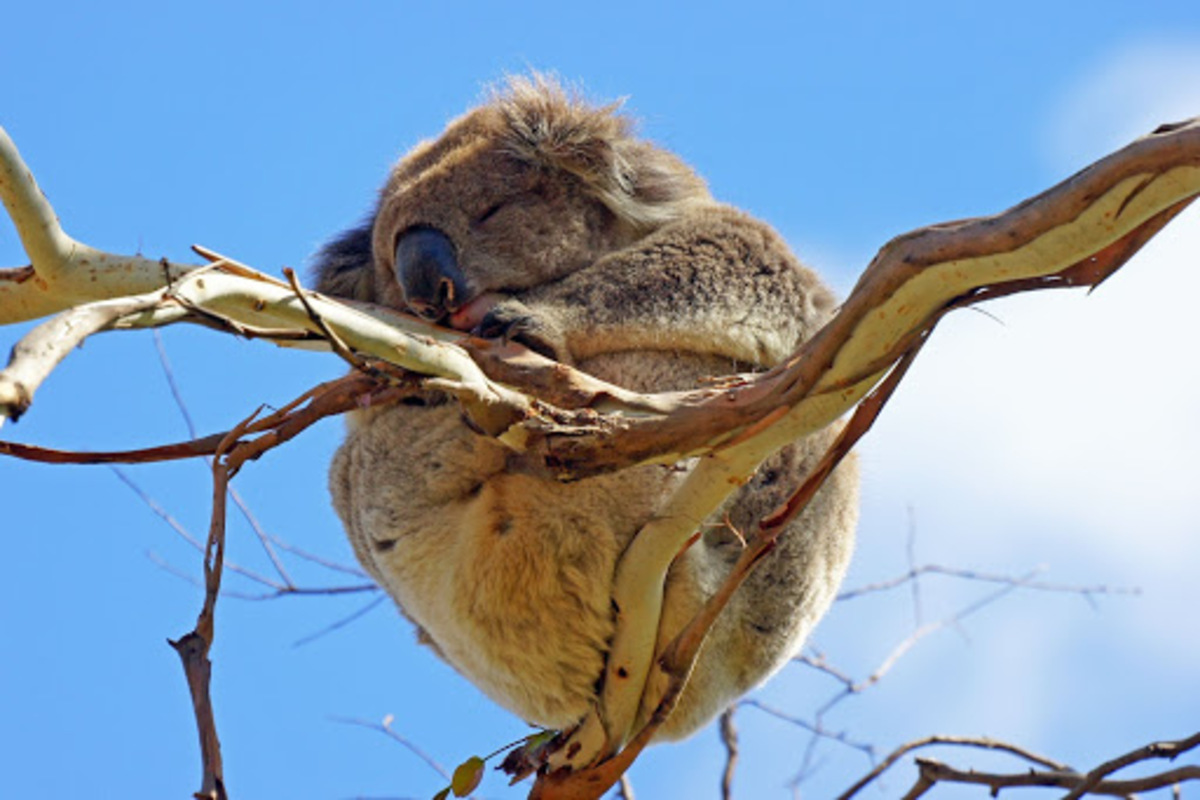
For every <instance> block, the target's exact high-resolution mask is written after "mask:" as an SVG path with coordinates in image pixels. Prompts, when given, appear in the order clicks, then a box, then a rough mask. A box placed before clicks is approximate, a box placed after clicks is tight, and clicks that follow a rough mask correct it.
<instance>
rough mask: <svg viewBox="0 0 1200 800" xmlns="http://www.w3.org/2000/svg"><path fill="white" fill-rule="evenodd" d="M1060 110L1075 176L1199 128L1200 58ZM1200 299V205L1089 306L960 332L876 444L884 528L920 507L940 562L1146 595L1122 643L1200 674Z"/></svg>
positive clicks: (896, 404) (1052, 304) (1124, 61)
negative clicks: (1141, 139) (1042, 573)
mask: <svg viewBox="0 0 1200 800" xmlns="http://www.w3.org/2000/svg"><path fill="white" fill-rule="evenodd" d="M1061 109H1062V110H1061V112H1060V113H1059V114H1058V115H1057V117H1056V118H1055V120H1054V121H1053V124H1052V125H1051V129H1052V131H1053V134H1052V136H1051V139H1052V149H1054V150H1056V151H1057V153H1058V157H1060V158H1062V159H1063V160H1064V161H1063V164H1062V166H1063V167H1064V168H1066V167H1068V166H1069V167H1070V168H1077V167H1079V166H1082V165H1083V163H1084V162H1086V161H1090V160H1093V159H1095V158H1097V157H1099V156H1101V155H1103V154H1104V153H1105V152H1108V151H1110V150H1112V149H1115V148H1116V147H1118V146H1120V145H1121V144H1123V143H1124V142H1126V141H1128V140H1130V139H1131V138H1133V137H1135V136H1137V135H1139V134H1140V133H1143V132H1146V131H1148V130H1150V129H1152V128H1153V127H1154V126H1155V125H1156V124H1158V123H1160V122H1165V121H1169V120H1175V119H1179V118H1182V117H1186V116H1189V115H1196V114H1200V43H1194V44H1193V45H1192V46H1191V47H1188V48H1184V47H1181V46H1179V45H1177V44H1174V45H1165V46H1162V47H1158V48H1155V47H1151V46H1149V45H1139V46H1136V47H1130V48H1128V49H1126V50H1123V51H1121V52H1119V53H1117V54H1116V55H1114V56H1113V57H1112V58H1111V59H1109V60H1107V61H1106V62H1105V63H1104V64H1102V65H1100V66H1099V67H1097V68H1096V69H1095V70H1094V71H1093V72H1092V74H1090V75H1089V76H1087V77H1086V78H1085V79H1084V80H1082V81H1081V82H1080V83H1079V84H1078V85H1077V86H1076V87H1075V88H1074V89H1073V90H1072V91H1071V92H1070V96H1069V97H1068V98H1067V99H1066V100H1065V101H1064V102H1063V103H1062V104H1061ZM1068 162H1069V163H1068ZM1197 298H1200V203H1198V204H1197V206H1195V207H1192V208H1190V209H1188V210H1187V211H1185V212H1184V213H1183V214H1181V215H1180V216H1179V217H1178V218H1176V220H1174V221H1173V222H1172V223H1171V224H1170V225H1169V226H1168V227H1167V228H1166V229H1164V230H1163V231H1162V232H1161V233H1160V234H1159V235H1158V236H1157V237H1155V239H1153V240H1152V241H1151V242H1150V243H1149V244H1148V245H1147V246H1146V247H1145V248H1144V249H1143V251H1142V252H1141V253H1139V254H1138V255H1137V256H1136V257H1135V258H1134V259H1132V260H1131V261H1130V262H1129V263H1128V264H1127V265H1126V266H1125V267H1124V268H1122V270H1121V271H1120V272H1118V273H1117V274H1116V275H1115V276H1113V277H1112V278H1111V279H1110V280H1109V281H1108V282H1106V283H1105V284H1104V285H1103V286H1101V287H1100V288H1099V289H1098V290H1097V291H1095V292H1094V293H1092V294H1091V295H1088V294H1086V293H1085V292H1082V291H1077V290H1072V291H1067V292H1040V293H1036V294H1032V295H1027V296H1017V297H1013V298H1008V299H1005V300H1002V301H999V302H997V303H995V304H993V305H991V306H989V307H987V309H986V310H987V311H988V312H989V313H990V314H992V315H994V316H995V317H996V318H998V320H999V321H997V320H996V319H992V318H990V317H989V316H986V315H984V314H973V313H970V312H968V313H961V312H960V313H957V314H955V315H951V317H950V318H948V319H947V320H946V321H945V322H944V323H943V324H942V326H940V327H939V329H938V331H937V332H936V333H935V334H934V337H933V340H932V341H931V342H930V344H929V346H928V347H927V348H926V351H925V352H924V353H922V355H921V358H920V359H918V362H917V364H916V365H914V368H913V370H912V372H911V373H910V375H909V377H908V379H907V380H906V382H905V384H904V385H903V386H902V388H901V390H900V391H899V393H898V394H897V396H896V397H895V398H894V399H893V402H892V404H891V405H890V406H889V408H888V409H887V410H886V411H885V412H884V415H883V418H881V420H880V422H879V423H878V425H877V429H876V430H875V431H874V432H872V434H871V435H870V436H869V437H868V439H867V441H866V442H865V443H864V444H865V447H864V472H865V476H866V479H867V501H868V502H867V506H866V511H867V519H868V521H869V522H868V524H876V525H878V524H879V521H878V520H877V519H874V520H873V518H874V516H875V515H879V514H883V515H886V516H885V518H884V519H885V521H886V520H888V519H890V520H891V523H894V524H893V528H894V529H896V530H902V529H903V525H904V522H903V508H904V506H905V505H909V504H912V505H913V506H915V508H916V510H917V524H918V531H919V534H920V537H921V538H920V539H919V542H920V544H921V549H922V551H923V553H924V554H925V556H927V557H932V558H937V559H938V560H942V561H944V562H949V563H955V564H969V565H973V566H979V567H983V568H989V567H990V568H997V569H1020V568H1021V567H1019V566H1014V565H1021V564H1024V565H1032V564H1035V563H1038V562H1041V561H1050V562H1051V563H1052V566H1053V570H1054V571H1053V572H1052V575H1051V577H1052V578H1059V579H1064V580H1068V581H1079V582H1110V583H1117V584H1120V583H1125V584H1130V583H1132V584H1137V585H1140V586H1142V587H1143V588H1145V589H1146V590H1147V594H1146V596H1145V597H1144V598H1142V599H1141V600H1139V601H1137V602H1136V609H1137V611H1136V614H1132V615H1131V618H1130V619H1129V620H1125V619H1123V615H1122V614H1114V615H1113V616H1110V617H1108V620H1109V622H1111V623H1113V630H1112V634H1113V635H1114V637H1116V638H1117V639H1118V640H1120V641H1123V642H1124V643H1125V644H1126V646H1128V647H1132V648H1138V649H1140V650H1141V651H1143V652H1144V653H1146V655H1147V656H1149V657H1151V658H1161V659H1162V663H1163V664H1167V663H1175V664H1186V663H1191V664H1195V663H1196V659H1200V642H1197V641H1196V637H1187V636H1182V637H1181V636H1180V631H1179V617H1178V609H1180V608H1194V607H1196V606H1197V605H1198V604H1200V586H1198V585H1197V584H1196V581H1195V580H1194V577H1192V576H1194V574H1195V572H1196V567H1197V566H1198V565H1200V358H1197V356H1196V353H1197V351H1198V350H1200V326H1198V325H1197V320H1198V319H1200V313H1198V312H1200V309H1198V308H1197ZM872 520H873V521H872ZM893 557H894V555H893ZM1130 611H1133V609H1132V608H1131V609H1130ZM1118 617H1122V619H1121V620H1118V619H1117V618H1118ZM1135 617H1136V619H1135ZM1022 624H1026V625H1033V624H1035V621H1034V620H1030V619H1025V620H1023V621H1022Z"/></svg>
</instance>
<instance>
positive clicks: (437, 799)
mask: <svg viewBox="0 0 1200 800" xmlns="http://www.w3.org/2000/svg"><path fill="white" fill-rule="evenodd" d="M449 796H450V787H449V786H447V787H446V788H445V789H442V790H441V791H440V792H438V793H437V794H435V795H434V796H433V800H446V798H447V797H449Z"/></svg>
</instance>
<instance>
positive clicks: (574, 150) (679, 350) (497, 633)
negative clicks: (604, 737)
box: [316, 76, 858, 739]
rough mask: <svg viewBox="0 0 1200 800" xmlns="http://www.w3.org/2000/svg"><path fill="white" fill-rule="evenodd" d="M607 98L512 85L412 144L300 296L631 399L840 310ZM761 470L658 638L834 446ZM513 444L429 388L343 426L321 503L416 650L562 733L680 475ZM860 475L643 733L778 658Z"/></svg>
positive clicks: (736, 365)
mask: <svg viewBox="0 0 1200 800" xmlns="http://www.w3.org/2000/svg"><path fill="white" fill-rule="evenodd" d="M631 128H632V126H631V122H630V121H629V119H627V118H626V117H625V116H623V115H621V114H620V113H618V111H617V109H616V107H615V106H602V107H597V106H592V105H589V104H587V103H585V102H583V101H581V100H579V99H577V98H576V97H574V96H572V95H570V94H569V93H567V92H566V91H564V90H563V89H562V88H560V87H559V86H558V85H557V84H555V83H554V82H553V81H552V80H549V79H547V78H545V77H542V76H534V77H532V78H515V79H512V80H510V81H509V83H508V85H507V86H506V88H504V89H503V90H501V91H498V92H496V93H495V94H494V95H493V96H492V97H491V98H490V99H489V101H488V102H486V103H484V104H483V105H482V106H480V107H478V108H476V109H474V110H472V111H470V112H468V113H467V114H466V115H464V116H462V117H460V118H459V119H457V120H454V121H453V122H451V123H450V125H449V126H448V127H447V128H446V130H445V132H444V133H443V134H442V135H441V136H440V137H439V138H437V139H435V140H433V141H428V142H423V143H421V144H419V145H417V147H415V148H414V149H413V150H412V151H411V152H410V153H408V155H406V156H405V157H404V158H402V159H401V160H400V162H399V163H398V164H397V165H396V166H395V167H394V169H393V170H392V173H391V176H390V177H389V179H388V181H387V183H386V185H385V186H384V188H383V191H382V193H381V195H380V198H379V203H378V206H377V209H376V211H375V213H374V214H373V216H372V218H371V219H370V221H368V222H367V223H366V224H364V225H363V226H361V227H359V228H355V229H353V230H350V231H347V232H345V233H343V234H342V235H341V236H340V237H339V238H337V239H335V240H334V241H332V242H331V243H330V244H328V245H327V246H326V247H325V248H324V249H323V250H322V251H321V252H320V254H319V255H318V257H317V263H316V270H317V276H318V289H319V290H320V291H322V292H325V293H327V294H332V295H340V296H343V297H349V298H355V299H359V300H366V301H371V302H375V303H380V304H383V305H387V306H391V307H394V308H397V309H402V310H407V311H411V312H415V313H417V314H420V315H422V316H424V317H426V318H427V319H431V320H436V321H440V322H441V323H442V324H444V325H448V326H450V327H454V328H458V329H461V330H464V331H473V332H474V333H475V334H476V335H483V336H505V337H507V338H509V339H513V340H516V341H519V342H522V343H524V344H526V345H527V346H529V347H531V348H532V349H535V350H538V351H540V352H542V353H544V354H546V355H549V356H550V357H552V358H555V359H557V360H559V361H561V362H563V363H566V364H571V365H574V366H576V367H577V368H579V369H581V370H583V371H585V372H588V373H591V374H593V375H596V376H598V377H600V378H603V379H604V380H607V381H610V382H613V383H616V384H619V385H622V386H625V387H627V388H630V389H633V390H636V391H642V392H654V391H666V390H678V389H688V388H694V387H696V386H697V385H698V384H699V383H700V382H701V381H703V380H704V379H705V378H708V377H713V376H722V375H727V374H731V373H734V372H738V371H748V370H761V369H763V368H767V367H770V366H771V365H773V364H775V363H777V362H778V361H780V360H781V359H783V358H784V357H785V356H787V355H789V354H790V353H791V352H792V351H794V350H795V349H796V347H797V346H798V345H799V344H800V343H801V342H802V341H803V340H805V339H807V338H808V337H810V336H811V335H812V334H813V333H814V332H815V331H817V330H818V329H819V328H820V327H821V326H822V325H823V324H824V323H825V321H826V320H827V319H828V318H829V316H830V315H831V312H832V309H833V307H834V298H833V296H832V295H831V293H830V292H829V290H828V289H826V288H825V286H824V285H823V284H822V283H821V281H820V279H819V278H818V277H817V276H816V275H815V274H814V273H813V272H812V271H810V270H808V269H807V268H805V267H803V266H802V265H801V264H800V263H799V262H798V261H797V260H796V258H795V257H794V256H793V255H792V254H791V252H790V251H789V250H788V248H787V246H786V245H785V244H784V243H783V241H782V240H781V239H780V237H779V236H778V234H776V233H775V232H774V231H773V230H772V229H771V228H769V227H768V226H767V225H765V224H763V223H762V222H759V221H757V220H755V219H752V218H751V217H749V216H747V215H745V214H743V213H742V212H740V211H737V210H736V209H733V208H731V207H729V206H725V205H721V204H719V203H717V202H716V201H715V200H713V198H712V196H711V195H710V194H709V192H708V190H707V188H706V186H705V184H704V182H703V181H702V180H701V179H700V178H699V177H698V176H697V175H696V174H695V173H694V172H693V171H692V170H691V169H690V168H689V167H687V166H686V165H685V164H684V163H683V162H682V161H680V160H679V159H678V158H676V157H675V156H673V155H671V154H670V153H667V152H665V151H663V150H661V149H659V148H657V147H655V146H654V145H652V144H650V143H648V142H646V141H643V140H641V139H638V138H636V137H635V136H634V135H633V133H632V129H631ZM833 435H834V434H833V432H831V431H825V432H822V433H820V434H816V435H814V436H812V437H810V438H808V439H806V440H804V441H801V442H797V443H795V444H793V445H790V446H788V447H785V448H784V449H783V450H781V451H780V452H779V453H777V454H776V455H775V456H773V457H772V458H771V459H769V460H768V461H767V462H766V463H765V464H763V465H762V467H761V468H760V469H759V470H758V472H757V473H756V474H755V476H754V478H753V479H752V480H751V481H750V482H749V483H747V484H746V485H745V486H743V487H742V488H741V489H740V490H739V491H738V492H736V493H735V494H734V496H733V497H732V498H731V499H730V501H729V502H728V503H727V504H726V506H725V507H724V508H723V509H722V510H721V511H720V512H718V513H717V514H714V516H713V518H711V519H709V520H696V528H697V530H698V531H700V532H702V534H703V535H702V536H701V538H700V539H699V540H698V541H697V542H696V543H695V544H693V545H692V546H691V547H690V548H688V549H687V550H686V551H685V552H683V553H682V554H681V555H680V556H679V557H678V558H677V559H676V562H675V564H674V565H673V566H672V568H671V572H670V574H669V576H668V581H667V588H666V601H665V605H664V612H663V619H662V623H661V627H660V631H659V646H660V648H661V646H662V645H664V644H665V643H666V642H668V641H670V639H671V638H673V637H674V635H675V634H676V633H677V632H678V631H679V630H680V628H681V627H682V626H683V625H684V624H685V623H686V622H687V621H688V620H689V619H690V618H691V616H692V615H693V614H694V613H695V612H696V611H697V610H698V609H699V608H700V606H701V605H702V604H703V603H704V601H705V600H706V599H707V598H708V597H709V596H710V595H711V594H712V593H713V592H714V591H715V589H716V588H717V587H718V586H719V585H720V584H721V582H722V581H723V580H724V579H725V576H726V575H727V574H728V572H729V569H730V567H731V565H732V564H733V562H734V561H735V560H736V558H737V556H738V554H739V551H740V548H741V547H742V540H741V538H740V535H739V533H738V532H739V531H743V530H745V531H749V530H752V526H753V525H755V524H756V523H757V521H758V520H759V519H760V518H761V517H762V516H764V515H765V514H766V513H767V512H769V511H771V510H772V509H773V508H774V507H775V506H776V505H777V504H778V503H779V502H781V501H782V500H783V499H784V498H786V497H787V496H788V495H789V494H790V493H791V492H792V491H793V490H794V489H795V488H796V487H797V486H798V485H799V483H800V481H801V480H802V478H803V476H804V475H805V474H806V472H807V471H808V470H810V469H811V468H812V467H813V466H814V465H815V463H816V462H817V460H818V459H819V458H820V456H821V454H822V453H823V451H824V448H825V447H826V446H827V445H828V443H829V442H830V441H831V439H832V437H833ZM507 460H508V453H507V451H506V449H505V448H504V447H503V446H502V445H500V444H499V443H497V442H496V441H494V440H492V439H490V438H488V437H486V436H483V435H480V434H478V433H476V432H475V431H473V430H472V429H471V428H470V427H469V426H468V425H467V424H466V423H465V422H464V420H463V417H462V413H461V411H460V409H459V408H458V406H457V404H456V403H454V402H452V401H448V400H447V399H446V398H445V397H444V396H441V395H439V394H437V393H433V392H430V393H428V394H427V395H425V396H423V397H415V398H412V399H411V400H410V401H409V402H408V403H406V404H403V405H399V406H395V407H389V408H381V409H368V410H363V411H359V412H356V413H355V414H354V417H353V419H352V420H351V422H350V425H349V431H348V434H347V437H346V441H345V443H344V444H343V445H342V447H341V448H340V450H339V451H338V453H337V456H336V457H335V459H334V462H333V466H332V470H331V475H330V485H331V488H332V493H333V499H334V504H335V506H336V508H337V511H338V514H339V515H340V516H341V519H342V521H343V523H344V524H345V527H346V531H347V533H348V535H349V537H350V541H351V542H352V543H353V546H354V550H355V553H356V554H357V556H358V558H359V560H360V561H361V562H362V564H363V566H364V567H365V568H366V569H367V570H368V571H369V572H370V573H371V575H372V576H373V577H374V578H375V579H376V580H377V581H378V582H379V583H380V585H382V586H383V587H384V588H385V589H386V590H387V591H388V593H389V594H390V595H391V596H392V597H393V598H394V599H395V601H396V603H397V604H398V605H399V606H400V608H401V610H402V611H403V612H404V614H405V615H406V616H407V617H408V618H410V619H411V620H412V621H413V622H414V623H415V624H416V625H417V626H418V628H419V635H420V638H421V640H422V641H423V642H425V643H427V644H429V645H430V646H431V647H433V649H434V650H435V651H436V652H437V654H438V655H439V656H440V657H442V658H443V659H445V660H446V661H447V662H449V663H450V664H451V665H453V666H454V667H455V668H456V669H457V670H458V671H459V672H460V673H462V674H463V675H464V676H465V677H466V678H468V679H469V680H470V681H471V682H473V683H474V684H475V685H476V686H478V687H479V688H480V689H482V690H483V691H484V692H485V693H486V694H487V695H488V696H490V697H491V698H493V699H494V700H495V701H496V702H498V703H500V704H501V705H503V706H504V707H506V708H508V709H510V710H511V711H513V712H514V713H516V714H518V715H520V716H521V717H523V718H524V719H526V720H528V721H530V722H533V723H536V724H538V725H542V726H546V727H552V728H564V727H568V726H570V725H572V724H573V723H575V722H577V721H578V720H579V719H580V718H581V717H582V716H583V715H584V714H585V712H587V711H588V709H589V707H590V706H591V705H592V704H593V703H594V701H595V697H596V694H597V683H598V680H599V678H600V677H601V675H602V671H603V667H604V660H605V655H606V652H607V649H608V645H609V641H610V638H611V636H612V632H613V627H614V619H613V610H612V603H611V599H610V594H611V589H612V581H613V574H614V569H615V566H616V564H617V561H618V559H619V558H620V556H621V553H622V551H623V550H624V549H625V547H626V545H627V544H628V543H629V541H630V540H631V538H632V537H633V535H634V534H635V533H636V532H637V531H638V530H639V529H640V528H641V527H642V525H643V524H645V523H646V522H647V521H648V520H649V519H650V518H652V517H653V515H654V514H655V512H656V509H658V508H659V506H660V505H661V504H662V502H663V500H664V498H666V497H669V496H670V494H671V492H672V491H674V490H675V488H676V487H677V486H678V485H679V484H680V482H681V481H682V479H683V478H684V477H685V475H686V473H687V471H688V469H690V464H688V463H683V464H675V465H643V466H638V467H633V468H629V469H625V470H621V471H618V472H615V473H611V474H606V475H602V476H599V477H593V478H587V479H583V480H578V481H575V482H569V483H563V482H558V481H554V480H546V479H542V478H536V477H532V476H530V475H527V474H520V473H518V472H516V471H509V470H508V469H506V462H507ZM857 492H858V482H857V472H856V469H855V466H854V464H853V463H851V462H849V461H848V462H846V463H844V464H843V465H842V466H841V467H839V468H838V469H837V470H836V471H835V472H834V474H833V475H832V476H831V478H830V479H829V481H828V482H827V484H826V485H825V487H824V488H823V489H822V490H821V491H820V492H819V493H818V495H817V497H816V498H815V499H814V501H813V502H812V503H811V504H810V506H809V508H808V509H807V510H806V511H805V512H804V514H802V515H801V516H800V517H799V518H798V519H797V520H796V521H795V522H794V523H793V524H792V525H791V526H790V528H789V529H788V531H787V532H786V533H785V534H784V535H783V536H782V537H781V539H780V541H779V543H778V545H777V547H776V548H775V550H774V552H773V553H772V554H771V555H770V556H769V557H768V558H766V559H765V560H764V561H763V562H762V563H761V564H760V565H759V566H758V567H757V569H756V570H755V571H754V573H753V574H752V575H751V577H750V578H749V579H748V580H747V581H746V583H745V584H744V585H743V586H742V587H741V588H740V589H739V590H738V592H737V593H736V594H735V596H734V597H733V599H732V601H731V602H730V604H729V606H728V607H727V608H726V609H725V611H724V612H723V613H722V614H721V616H720V617H719V619H718V621H717V623H716V624H715V625H714V627H713V629H712V630H711V631H710V633H709V636H708V638H707V640H706V641H705V644H704V647H703V649H702V650H701V653H700V657H699V660H698V662H697V665H696V668H695V670H694V672H693V674H692V677H691V679H690V680H689V682H688V684H687V686H686V688H685V689H684V692H683V694H682V696H681V697H680V700H679V704H678V706H677V708H676V710H675V712H674V713H673V714H672V715H671V716H670V717H669V719H668V720H667V721H666V723H665V724H664V725H663V727H662V728H661V729H660V731H659V733H658V738H660V739H663V738H666V739H671V738H679V737H682V736H685V735H687V734H689V733H691V732H692V731H694V730H695V729H697V728H698V727H700V726H702V725H704V724H705V723H707V722H708V721H709V720H711V719H712V718H713V717H714V716H715V715H717V714H718V713H720V712H721V711H722V710H723V709H724V708H725V707H727V706H728V705H729V704H730V703H731V702H732V701H734V700H735V699H737V698H738V697H739V696H740V695H741V694H743V693H745V692H746V691H748V690H749V689H751V688H753V687H754V686H756V685H757V684H759V683H761V682H762V681H763V680H765V679H766V678H767V677H768V676H770V675H771V674H772V673H773V672H775V671H776V670H777V669H778V668H779V667H780V666H781V665H782V664H783V663H785V662H786V661H787V660H788V659H789V658H790V657H791V656H792V655H794V654H795V653H796V651H797V650H798V649H799V647H800V645H801V644H802V643H803V641H804V638H805V637H806V636H807V634H808V633H809V631H810V630H811V629H812V628H813V626H814V625H815V624H816V623H817V621H818V620H819V619H820V617H821V616H822V615H823V614H824V613H825V611H826V609H827V608H828V607H829V604H830V602H831V601H832V599H833V597H834V594H835V591H836V589H837V586H838V584H839V583H840V581H841V579H842V575H843V573H844V571H845V568H846V565H847V562H848V560H849V558H850V553H851V549H852V547H853V538H854V527H855V522H856V519H857Z"/></svg>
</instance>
